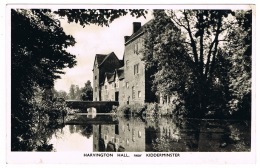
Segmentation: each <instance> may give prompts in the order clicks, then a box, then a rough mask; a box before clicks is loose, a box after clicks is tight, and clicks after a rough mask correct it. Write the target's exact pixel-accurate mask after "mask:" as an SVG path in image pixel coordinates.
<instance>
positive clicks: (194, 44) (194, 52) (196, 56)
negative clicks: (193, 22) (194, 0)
mask: <svg viewBox="0 0 260 168" xmlns="http://www.w3.org/2000/svg"><path fill="white" fill-rule="evenodd" d="M183 14H184V16H185V17H184V18H185V20H186V22H187V26H188V27H187V31H188V33H189V37H190V40H191V47H192V51H193V55H194V60H195V63H198V53H197V47H196V43H195V41H194V39H193V37H192V34H191V29H190V22H189V19H188V16H187V13H186V12H185V10H184V11H183Z"/></svg>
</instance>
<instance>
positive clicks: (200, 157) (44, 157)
mask: <svg viewBox="0 0 260 168" xmlns="http://www.w3.org/2000/svg"><path fill="white" fill-rule="evenodd" d="M9 2H15V3H17V2H16V1H9ZM153 2H154V1H153ZM153 2H149V3H150V4H152V3H153ZM184 2H185V0H183V1H182V3H184ZM218 2H219V1H218ZM28 3H35V2H33V1H31V2H28ZM37 3H44V4H46V3H53V2H51V1H49V2H48V0H46V1H43V2H37ZM54 3H56V4H57V3H59V2H54ZM60 3H63V4H64V2H60ZM73 3H74V4H75V3H83V2H79V1H78V0H75V1H73ZM98 3H99V2H95V4H98ZM114 3H117V4H118V3H119V4H120V3H122V2H114ZM133 3H136V2H133ZM163 3H165V2H164V0H161V1H159V2H157V3H154V4H163ZM169 3H170V2H169V1H166V3H165V4H169ZM173 3H175V2H173ZM189 3H190V4H195V3H197V2H189ZM199 3H200V4H201V3H204V4H207V3H209V2H206V1H205V2H199ZM222 3H223V2H222ZM224 3H225V2H224ZM234 3H235V4H238V3H244V4H245V3H246V4H249V3H250V2H248V1H247V2H244V1H243V2H241V1H234ZM234 3H233V4H234ZM251 3H256V2H252V1H251ZM99 4H100V3H99ZM101 4H107V2H103V1H102V2H101ZM28 6H30V5H28ZM91 6H92V5H91ZM112 6H113V5H112ZM1 7H2V6H1ZM81 7H82V6H81ZM156 7H158V6H156ZM167 7H168V5H166V6H164V7H162V8H167ZM206 7H208V5H205V8H206ZM222 7H223V6H222ZM59 8H60V7H59ZM136 8H140V5H137V7H136ZM199 8H201V5H200V7H199ZM214 8H216V6H214ZM193 9H195V8H194V7H193ZM1 11H4V10H1ZM2 16H3V15H2V13H1V19H2V18H3V17H2ZM2 23H3V22H2ZM254 27H255V26H254ZM6 31H8V29H7V28H6ZM1 35H2V33H1ZM4 36H5V34H3V37H4ZM1 38H2V36H1ZM3 39H5V37H4V38H3ZM254 40H255V42H253V45H254V46H256V43H257V41H256V38H255V39H254ZM1 42H2V39H1ZM7 43H8V40H7V41H6V44H7ZM1 46H4V45H1ZM6 49H7V48H6ZM1 52H2V50H1ZM2 55H4V54H2ZM253 55H256V51H255V50H253ZM253 60H254V63H253V76H252V77H253V78H252V80H253V85H252V86H253V91H252V93H253V94H254V93H255V92H254V91H255V90H256V86H255V83H256V74H255V73H254V72H256V71H255V70H256V61H257V60H256V57H254V59H253ZM6 61H7V62H6V63H10V62H8V57H6ZM1 62H3V63H4V62H5V61H1ZM6 65H8V64H6ZM9 65H10V64H9ZM1 67H2V68H4V67H5V66H1ZM5 70H8V69H7V68H6V69H5ZM1 72H4V71H1ZM7 74H9V73H7ZM5 75H6V74H4V75H3V76H5ZM6 77H8V75H7V76H6ZM8 81H10V77H9V80H8ZM5 84H6V85H5ZM9 86H10V85H9V83H4V87H1V88H8V87H9ZM1 95H5V94H4V93H3V94H1ZM253 97H255V96H254V95H253ZM1 100H6V97H5V98H4V99H1ZM5 105H6V102H5V101H4V105H3V106H5ZM9 105H10V103H9ZM3 106H2V107H3ZM7 107H10V106H7ZM7 109H8V108H7ZM253 111H256V109H255V102H254V101H253ZM6 117H8V116H6ZM255 117H256V114H255V113H254V112H253V113H252V119H253V120H254V119H256V118H255ZM1 118H2V119H4V120H5V119H6V118H5V117H1ZM253 120H252V123H255V124H257V122H256V120H255V122H253ZM7 121H9V120H7ZM257 121H259V120H257ZM3 123H5V121H4V122H1V124H3ZM3 125H4V124H3ZM254 128H255V127H254V126H253V127H252V133H253V134H254V136H255V133H256V130H255V129H254ZM2 132H4V131H2ZM253 134H252V140H253V139H255V138H254V137H253ZM5 136H6V135H4V136H2V137H5ZM7 143H8V140H7ZM1 144H5V143H1ZM253 145H254V146H253ZM255 147H257V146H256V144H255V143H252V152H250V154H247V153H244V152H237V153H234V152H232V153H219V152H216V153H202V152H196V153H189V152H182V153H180V154H181V155H182V156H181V158H180V160H179V159H178V158H172V160H174V162H173V163H178V162H179V161H180V162H181V163H187V159H188V160H189V161H188V163H198V164H212V163H213V162H214V164H215V163H216V162H215V161H217V162H218V163H220V162H221V160H223V159H225V160H226V161H227V162H225V163H232V162H233V161H234V162H233V164H240V163H242V162H243V161H244V160H247V158H248V159H252V158H255V154H254V152H255V149H256V148H255ZM2 149H3V150H5V147H4V148H2V147H1V151H3V150H2ZM253 150H254V152H253ZM258 151H259V150H258ZM81 154H82V153H81ZM230 154H231V155H233V156H231V155H230ZM11 155H12V157H11V158H13V157H14V158H16V159H17V158H18V160H21V161H23V160H25V159H24V158H27V159H28V158H30V161H32V162H34V163H40V162H43V163H46V162H45V161H47V162H48V160H50V162H52V161H57V160H53V157H55V156H53V155H55V153H54V154H53V153H51V154H50V153H48V154H46V153H42V152H40V153H33V155H32V154H30V153H28V152H12V154H11ZM18 155H19V156H18ZM21 155H22V156H23V157H21ZM74 156H79V155H78V154H77V153H73V155H72V153H62V156H61V157H60V159H61V162H60V163H65V162H66V160H67V159H68V160H69V159H71V158H74ZM37 157H38V158H37ZM39 157H40V158H41V159H39ZM184 157H186V159H184V160H183V159H182V158H184ZM234 157H235V158H234ZM1 158H3V157H1ZM168 159H171V158H168ZM80 160H82V161H83V162H80ZM80 160H78V161H79V162H78V161H77V162H76V163H84V162H86V158H84V157H82V158H81V159H80ZM154 160H155V159H154V158H153V159H147V158H146V161H148V163H149V162H153V161H154ZM163 160H164V158H160V162H159V164H161V163H162V162H161V161H163ZM117 161H118V159H117ZM219 161H220V162H219ZM4 162H5V161H4ZM102 162H103V159H102ZM108 162H111V160H108ZM108 162H103V163H105V164H106V163H108ZM123 162H124V163H133V159H132V160H131V159H129V160H128V161H123ZM134 162H139V161H138V160H137V159H136V158H135V160H134ZM141 162H142V161H141ZM66 163H67V162H66ZM97 163H100V160H97ZM225 163H223V162H222V164H225Z"/></svg>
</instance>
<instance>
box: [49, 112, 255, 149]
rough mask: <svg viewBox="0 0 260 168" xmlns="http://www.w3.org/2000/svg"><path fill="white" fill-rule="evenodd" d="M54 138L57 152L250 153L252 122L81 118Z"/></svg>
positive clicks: (73, 121) (165, 118) (108, 117)
mask: <svg viewBox="0 0 260 168" xmlns="http://www.w3.org/2000/svg"><path fill="white" fill-rule="evenodd" d="M67 124H69V125H66V126H65V127H64V128H63V129H62V130H60V131H59V133H57V132H56V134H55V135H53V137H52V140H51V141H50V142H51V143H53V146H54V148H55V150H56V151H64V150H65V151H85V152H92V151H93V152H103V151H107V152H145V151H147V152H170V151H175V152H176V151H179V152H182V151H183V152H185V151H193V152H195V151H202V152H207V151H208V152H221V151H226V152H230V151H250V149H251V144H250V142H251V130H250V122H247V121H227V120H194V119H174V118H171V117H160V118H154V117H151V118H145V119H142V118H139V117H124V116H121V117H118V116H115V115H96V116H95V117H94V118H93V117H89V116H87V115H77V116H74V117H72V118H71V120H70V121H67Z"/></svg>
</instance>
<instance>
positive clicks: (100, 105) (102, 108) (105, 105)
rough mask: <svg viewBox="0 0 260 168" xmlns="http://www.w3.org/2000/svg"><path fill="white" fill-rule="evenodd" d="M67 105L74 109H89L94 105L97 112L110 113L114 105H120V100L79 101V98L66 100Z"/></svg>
mask: <svg viewBox="0 0 260 168" xmlns="http://www.w3.org/2000/svg"><path fill="white" fill-rule="evenodd" d="M66 104H67V107H69V108H72V109H86V113H87V109H88V108H91V107H94V108H95V109H96V112H97V113H108V112H110V111H111V110H112V108H113V106H118V105H119V102H118V101H79V100H66Z"/></svg>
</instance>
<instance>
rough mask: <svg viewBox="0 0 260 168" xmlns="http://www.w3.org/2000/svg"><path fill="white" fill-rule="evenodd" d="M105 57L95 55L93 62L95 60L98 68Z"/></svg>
mask: <svg viewBox="0 0 260 168" xmlns="http://www.w3.org/2000/svg"><path fill="white" fill-rule="evenodd" d="M106 57H107V55H105V54H96V56H95V60H97V63H98V66H99V65H100V64H101V63H103V61H104V59H105V58H106Z"/></svg>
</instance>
